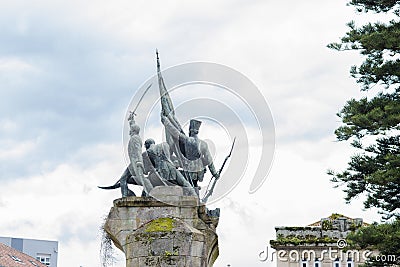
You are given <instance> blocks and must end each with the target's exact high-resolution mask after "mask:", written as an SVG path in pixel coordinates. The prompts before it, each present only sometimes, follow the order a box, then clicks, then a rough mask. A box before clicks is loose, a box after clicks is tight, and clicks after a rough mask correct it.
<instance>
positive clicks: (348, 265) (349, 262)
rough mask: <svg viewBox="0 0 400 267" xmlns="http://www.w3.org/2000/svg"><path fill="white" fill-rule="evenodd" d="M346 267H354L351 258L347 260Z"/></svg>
mask: <svg viewBox="0 0 400 267" xmlns="http://www.w3.org/2000/svg"><path fill="white" fill-rule="evenodd" d="M347 267H354V262H353V261H352V260H351V259H349V260H348V261H347Z"/></svg>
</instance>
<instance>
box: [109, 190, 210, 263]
mask: <svg viewBox="0 0 400 267" xmlns="http://www.w3.org/2000/svg"><path fill="white" fill-rule="evenodd" d="M150 194H151V195H152V196H153V197H126V198H120V199H116V200H114V206H113V207H112V208H111V210H110V213H109V215H108V218H107V221H106V223H105V226H104V228H105V231H106V232H107V233H108V235H109V236H110V237H111V239H112V240H113V242H114V244H115V246H116V247H117V248H119V249H121V250H122V251H123V252H124V253H125V256H126V266H127V267H145V266H160V267H161V266H162V267H164V266H182V267H186V266H191V267H207V266H212V265H213V263H214V261H215V259H216V258H217V257H218V236H217V234H216V232H215V230H216V227H217V225H218V217H211V216H209V215H207V212H206V208H205V206H204V205H199V202H198V201H199V200H198V198H197V197H195V196H185V195H184V192H183V190H182V188H181V187H178V186H177V187H155V188H154V189H153V190H152V191H151V193H150Z"/></svg>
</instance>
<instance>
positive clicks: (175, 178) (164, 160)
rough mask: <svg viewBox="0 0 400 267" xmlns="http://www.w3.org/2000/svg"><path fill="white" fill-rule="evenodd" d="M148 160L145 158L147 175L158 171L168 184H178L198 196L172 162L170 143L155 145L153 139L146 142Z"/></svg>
mask: <svg viewBox="0 0 400 267" xmlns="http://www.w3.org/2000/svg"><path fill="white" fill-rule="evenodd" d="M145 148H146V152H147V157H148V159H146V158H145V156H144V162H145V168H144V169H145V173H147V172H152V171H153V172H154V171H156V172H157V173H158V174H159V175H160V176H161V177H162V179H164V180H166V182H167V183H168V184H177V185H179V186H182V187H186V188H187V189H188V190H189V192H190V194H191V195H197V193H196V191H195V190H194V188H193V187H192V185H191V184H190V183H189V182H188V181H187V180H186V179H185V177H184V176H183V175H182V173H181V172H180V171H179V170H178V169H177V168H176V167H175V165H174V163H173V162H172V161H171V158H170V156H171V152H170V147H169V145H168V143H166V142H164V143H161V144H155V141H154V140H153V139H147V140H146V141H145Z"/></svg>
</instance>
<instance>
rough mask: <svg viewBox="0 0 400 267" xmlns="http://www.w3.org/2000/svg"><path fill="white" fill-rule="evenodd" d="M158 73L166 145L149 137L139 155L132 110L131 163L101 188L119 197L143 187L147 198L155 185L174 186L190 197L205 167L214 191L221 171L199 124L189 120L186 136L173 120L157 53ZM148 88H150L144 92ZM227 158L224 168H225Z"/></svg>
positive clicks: (172, 108) (137, 129) (137, 131)
mask: <svg viewBox="0 0 400 267" xmlns="http://www.w3.org/2000/svg"><path fill="white" fill-rule="evenodd" d="M157 74H158V86H159V91H160V97H161V122H162V124H163V125H164V128H165V135H166V142H163V143H160V144H156V143H155V141H154V140H153V139H151V138H149V139H147V140H145V142H144V148H145V151H144V152H142V146H143V143H142V139H141V138H140V135H139V133H140V127H139V125H137V124H136V122H135V117H134V116H135V111H132V112H131V114H130V115H129V117H128V122H129V128H130V131H129V136H130V138H129V142H128V155H129V160H130V164H129V165H128V167H127V168H126V169H125V171H124V172H123V174H122V176H121V178H120V179H119V180H118V181H117V182H116V183H115V184H114V185H112V186H108V187H100V188H102V189H115V188H118V187H120V188H121V193H122V197H128V196H135V193H134V192H133V191H132V190H130V189H129V188H128V184H135V185H140V186H142V187H143V191H142V196H149V193H150V191H151V189H153V187H155V186H171V185H177V186H181V187H183V188H184V189H185V191H186V192H188V194H189V195H197V196H199V190H200V187H199V184H198V183H199V182H202V181H203V178H204V174H205V173H206V169H207V168H208V169H209V171H210V172H211V175H212V176H213V178H215V180H214V184H213V186H212V189H213V188H214V186H215V181H216V180H217V179H218V178H219V176H220V172H221V170H222V168H221V170H220V171H217V170H216V169H215V167H214V163H213V159H212V156H211V153H210V151H209V148H208V145H207V143H206V142H205V141H203V140H201V139H200V138H199V137H198V134H199V129H200V125H201V121H198V120H194V119H192V120H190V123H189V134H188V135H186V134H185V132H184V131H183V129H182V127H181V125H180V123H179V122H178V120H177V118H176V117H175V111H174V107H173V105H172V101H171V98H170V96H169V94H168V91H167V89H166V87H165V84H164V80H163V77H162V75H161V71H160V62H159V58H158V52H157ZM149 88H150V86H149V87H148V88H147V89H146V91H147V90H148V89H149ZM140 101H141V100H139V102H140ZM231 152H232V151H231ZM226 159H227V158H226ZM226 159H225V161H224V164H223V165H225V162H226ZM211 193H212V192H211ZM209 195H210V192H209ZM209 195H208V196H209ZM208 196H207V197H206V198H205V201H206V200H207V198H208ZM203 201H204V198H203ZM205 201H204V202H205Z"/></svg>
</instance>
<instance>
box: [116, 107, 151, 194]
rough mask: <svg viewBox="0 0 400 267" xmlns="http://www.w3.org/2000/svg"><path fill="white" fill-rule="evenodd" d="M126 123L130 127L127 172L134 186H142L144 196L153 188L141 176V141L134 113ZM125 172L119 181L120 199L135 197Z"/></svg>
mask: <svg viewBox="0 0 400 267" xmlns="http://www.w3.org/2000/svg"><path fill="white" fill-rule="evenodd" d="M128 121H129V127H130V131H129V135H130V138H129V142H128V155H129V160H130V164H129V165H128V168H127V170H129V172H130V175H132V177H133V179H134V180H135V182H136V184H139V185H142V186H143V191H144V192H145V195H148V194H149V192H150V190H151V189H152V188H153V186H152V184H151V183H150V181H149V180H148V179H147V178H145V177H144V175H143V173H144V166H143V157H142V139H141V138H140V136H139V132H140V127H139V125H137V124H136V122H135V118H134V113H131V115H130V116H129V118H128ZM127 170H125V172H124V174H123V175H122V176H121V179H120V185H121V193H122V197H127V196H134V195H135V194H134V192H133V191H131V190H130V189H129V188H128V179H129V178H130V175H129V174H128V172H127Z"/></svg>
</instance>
